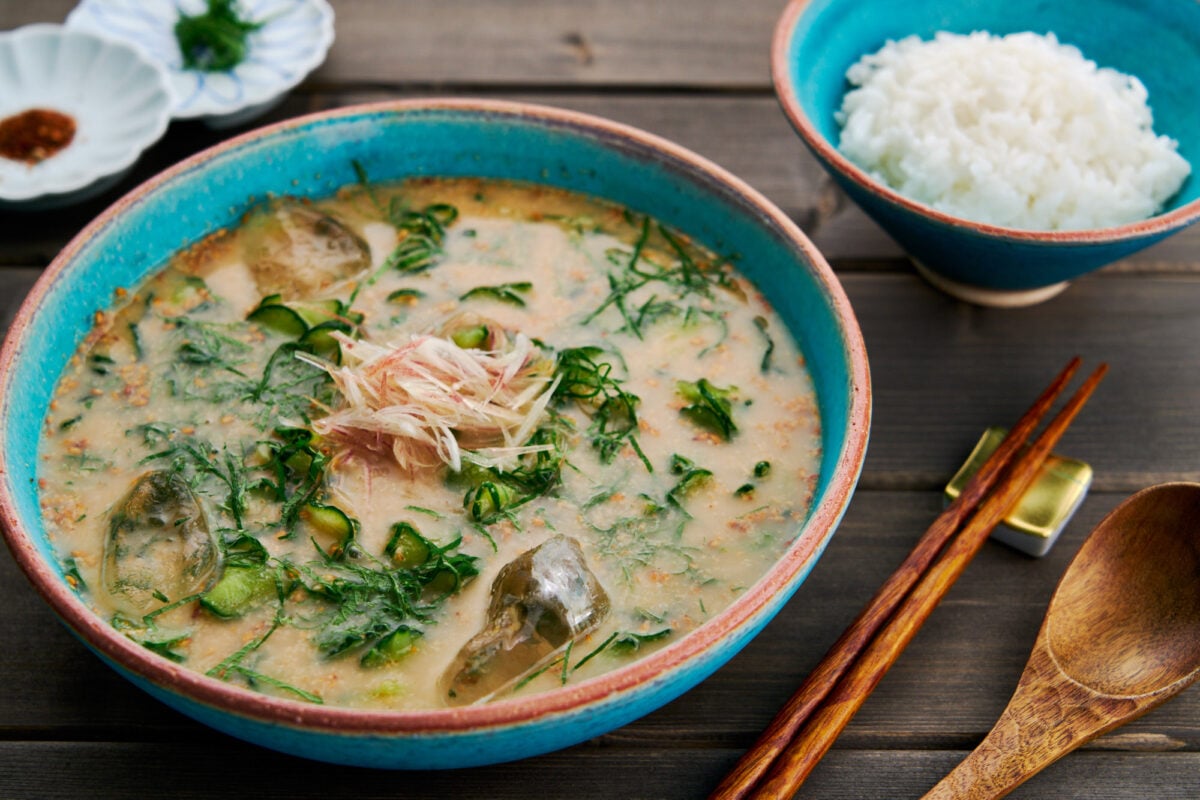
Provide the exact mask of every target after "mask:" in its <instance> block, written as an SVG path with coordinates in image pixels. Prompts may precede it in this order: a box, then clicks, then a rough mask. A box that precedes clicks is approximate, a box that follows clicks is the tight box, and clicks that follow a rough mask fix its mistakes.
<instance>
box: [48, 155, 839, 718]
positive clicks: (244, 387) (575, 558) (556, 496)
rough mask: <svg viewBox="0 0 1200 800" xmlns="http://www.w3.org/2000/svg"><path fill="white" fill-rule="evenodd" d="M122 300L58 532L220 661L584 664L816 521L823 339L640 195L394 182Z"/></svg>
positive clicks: (395, 700)
mask: <svg viewBox="0 0 1200 800" xmlns="http://www.w3.org/2000/svg"><path fill="white" fill-rule="evenodd" d="M360 174H361V170H360ZM118 294H119V296H118V297H117V298H116V299H115V301H114V303H113V304H112V307H111V308H108V309H105V310H100V311H98V312H97V313H96V319H95V325H94V328H93V330H92V331H91V333H90V335H88V337H87V339H86V341H85V342H84V343H83V345H82V346H81V348H80V350H79V352H78V354H77V356H76V357H75V358H73V359H72V362H71V365H70V367H69V368H68V370H67V372H66V374H65V375H64V376H63V377H62V378H61V381H60V383H59V385H58V387H57V390H56V395H55V399H54V401H53V402H52V404H51V408H50V410H49V413H48V415H47V418H46V422H45V429H44V433H43V437H42V442H41V461H40V473H39V487H40V497H41V503H42V508H43V513H44V517H45V521H46V525H47V526H48V529H49V531H50V533H51V536H52V539H53V541H54V543H55V546H56V548H57V550H58V553H59V555H60V557H61V559H62V561H63V563H64V569H65V572H66V575H67V577H68V580H69V582H70V583H71V584H72V586H74V587H75V588H76V590H77V591H78V592H79V594H80V595H81V596H82V597H83V598H84V599H85V600H86V601H87V602H88V603H89V604H91V605H92V606H93V607H94V608H95V610H96V612H97V613H98V614H100V615H102V616H103V617H104V618H105V619H108V620H111V623H112V625H113V626H114V627H116V628H117V629H118V630H120V631H122V632H123V633H124V634H125V635H127V636H128V637H130V638H131V639H132V640H133V641H136V642H138V643H140V644H142V645H144V646H145V647H147V648H149V649H151V650H153V651H154V652H156V653H158V654H159V655H161V656H162V657H164V658H168V659H172V660H174V661H177V662H180V663H182V664H184V665H186V666H187V667H189V668H191V669H194V670H197V671H199V672H202V673H205V674H207V675H209V676H212V677H214V678H216V679H219V680H224V681H228V682H230V683H233V684H236V685H240V686H246V687H250V688H252V689H254V690H256V691H260V692H265V693H268V694H273V695H280V696H284V697H289V698H292V699H300V700H303V701H307V702H312V703H326V704H333V705H339V706H353V707H367V708H377V709H417V708H437V707H442V706H447V705H459V704H467V703H479V702H486V701H490V700H496V699H503V698H507V697H512V696H514V695H516V696H520V695H524V694H528V693H533V692H542V691H546V690H548V689H552V688H554V687H557V686H560V685H562V684H564V683H566V684H570V683H575V682H578V681H581V680H584V679H587V678H589V677H592V676H595V675H598V674H600V673H603V672H606V671H608V670H612V669H615V668H618V667H621V666H623V665H625V664H628V663H630V661H631V660H632V659H636V658H638V657H640V656H642V655H644V654H646V653H648V652H652V651H653V650H655V649H657V648H661V647H664V646H666V645H668V644H669V643H671V642H672V641H675V640H677V639H679V638H680V637H682V636H684V635H686V634H687V633H688V632H689V631H691V630H693V629H694V628H696V627H697V626H698V625H700V624H702V623H703V622H704V621H705V620H707V619H709V618H710V617H712V616H713V615H715V614H717V613H718V612H720V611H721V610H722V609H724V608H725V607H726V606H727V605H728V604H729V603H730V602H731V601H732V600H733V599H734V598H736V597H737V596H738V595H739V594H740V593H742V592H743V591H744V590H746V589H747V588H748V587H749V586H750V585H752V584H753V583H754V582H755V581H757V580H758V579H759V578H760V577H761V576H762V575H763V574H764V573H765V572H766V571H767V570H768V568H769V567H770V566H771V565H772V563H773V562H774V561H775V560H776V559H777V558H778V557H779V555H780V554H781V553H782V552H783V551H784V549H785V548H786V547H787V546H788V545H789V543H790V542H791V541H792V539H793V537H794V536H795V535H796V534H797V532H798V531H799V529H800V526H801V524H802V522H803V520H804V519H805V517H806V515H807V513H808V510H809V505H810V502H811V499H812V494H813V489H814V484H815V480H816V474H817V469H818V462H819V458H820V420H819V417H818V411H817V407H816V401H815V398H814V393H813V388H812V384H811V381H810V379H809V376H808V375H807V373H806V371H805V366H804V363H803V360H802V358H801V356H800V353H799V351H798V349H797V347H796V344H795V342H794V341H793V339H792V337H791V335H790V334H789V332H788V331H787V329H786V328H785V327H784V325H783V323H782V322H781V321H780V319H779V318H778V317H777V316H776V315H775V313H774V312H773V311H772V309H771V308H770V307H769V306H768V304H767V302H766V301H765V300H764V299H763V297H762V296H761V295H760V294H759V293H758V292H757V291H756V290H755V288H754V287H753V286H752V285H751V284H750V283H749V282H748V281H746V279H744V278H743V277H741V276H740V275H739V274H738V272H737V271H736V269H735V268H734V265H733V264H731V263H730V261H729V260H727V259H726V258H723V257H721V256H719V255H718V254H714V253H712V252H709V251H708V250H706V249H704V248H703V247H702V246H700V245H699V244H698V243H696V242H693V241H691V240H690V239H689V238H688V237H686V236H685V235H684V234H682V233H680V232H678V231H675V230H672V229H669V228H666V227H664V226H662V225H660V224H659V223H657V222H656V221H655V220H653V219H650V218H647V217H644V216H641V215H640V214H636V213H632V212H630V211H627V210H624V209H622V208H619V207H616V206H614V205H611V204H607V203H604V202H600V201H597V200H594V199H591V198H587V197H583V196H580V195H576V194H570V193H566V192H562V191H558V190H552V189H547V188H544V187H538V186H530V185H521V184H512V183H503V182H494V181H482V180H473V179H445V180H443V179H425V180H419V181H411V182H406V183H403V184H398V185H372V184H371V183H369V182H368V180H367V177H366V175H365V174H362V181H361V182H360V183H358V184H355V185H353V186H349V187H346V188H345V189H343V190H342V191H341V192H339V193H338V194H337V196H335V197H332V198H328V199H326V200H321V201H318V202H309V201H306V200H298V199H294V198H287V197H277V198H272V199H270V200H267V201H264V202H260V203H258V204H256V205H255V207H254V208H253V209H252V210H251V211H249V212H248V213H247V214H246V215H245V216H244V218H243V219H242V221H241V222H240V223H239V225H238V226H236V228H233V229H229V230H223V231H220V232H218V233H216V234H214V235H212V236H209V237H208V238H206V239H204V240H203V241H200V242H198V243H196V244H195V245H193V246H192V247H190V248H188V249H187V250H185V251H183V252H180V253H178V254H177V255H176V256H175V257H174V258H173V259H172V260H171V261H170V263H169V264H167V265H165V267H164V268H163V270H162V271H161V272H160V273H159V274H158V275H156V276H155V277H154V278H153V279H151V280H150V281H148V282H147V283H146V284H145V285H143V286H140V287H131V288H130V289H129V290H128V291H127V292H118Z"/></svg>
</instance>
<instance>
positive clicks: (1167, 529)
mask: <svg viewBox="0 0 1200 800" xmlns="http://www.w3.org/2000/svg"><path fill="white" fill-rule="evenodd" d="M1198 677H1200V484H1191V483H1168V484H1162V485H1160V486H1153V487H1150V488H1149V489H1144V490H1142V491H1141V492H1138V493H1137V494H1135V495H1133V496H1132V497H1130V498H1129V499H1127V500H1126V501H1125V502H1123V503H1122V504H1121V505H1120V506H1118V507H1117V508H1116V509H1115V510H1114V511H1113V512H1112V513H1110V514H1109V515H1108V516H1107V517H1105V518H1104V520H1103V521H1101V523H1100V524H1099V525H1098V526H1097V527H1096V529H1095V531H1093V532H1092V534H1091V535H1090V536H1089V537H1088V539H1087V541H1086V542H1084V544H1083V547H1082V548H1080V550H1079V553H1078V554H1077V555H1076V556H1075V559H1074V560H1073V561H1072V562H1071V565H1070V566H1069V567H1068V568H1067V572H1066V574H1065V575H1064V576H1063V578H1062V580H1061V582H1060V583H1059V585H1058V588H1057V589H1056V590H1055V593H1054V597H1053V598H1052V599H1051V601H1050V607H1049V609H1048V610H1047V612H1046V619H1045V622H1044V623H1043V624H1042V629H1041V631H1040V632H1039V633H1038V637H1037V641H1036V642H1035V643H1034V646H1033V653H1032V654H1031V655H1030V658H1029V663H1028V664H1027V665H1026V667H1025V671H1024V673H1022V675H1021V680H1020V682H1019V683H1018V684H1017V689H1016V692H1015V693H1014V694H1013V697H1012V699H1011V700H1010V701H1009V704H1008V707H1007V708H1006V709H1005V710H1004V713H1002V714H1001V715H1000V719H999V720H998V721H997V722H996V725H995V727H993V728H992V730H991V732H990V733H989V734H988V735H987V737H986V738H985V739H984V740H983V742H982V743H980V745H979V747H977V748H976V749H975V751H974V752H972V753H971V754H970V755H969V756H967V758H966V759H965V760H964V761H963V762H962V763H961V764H959V765H958V766H957V767H956V768H955V769H954V771H952V772H951V773H950V774H949V775H947V776H946V777H945V778H944V779H943V780H942V781H941V782H940V783H939V784H938V785H937V786H935V787H934V788H933V789H931V790H930V791H929V793H928V794H926V795H925V800H950V799H951V798H954V799H955V800H985V799H986V798H996V797H1003V796H1004V795H1006V794H1008V793H1009V792H1010V791H1012V790H1013V789H1014V788H1016V787H1017V786H1019V785H1020V784H1022V783H1024V782H1025V781H1026V780H1028V779H1029V778H1030V777H1032V776H1033V775H1034V774H1036V773H1037V772H1038V771H1039V770H1041V769H1042V768H1043V767H1045V766H1047V765H1049V764H1051V763H1053V762H1054V761H1056V760H1057V759H1059V758H1061V757H1062V756H1064V755H1066V754H1067V753H1069V752H1070V751H1072V750H1074V749H1075V748H1077V747H1079V746H1080V745H1082V744H1084V743H1085V742H1088V741H1090V740H1092V739H1094V738H1095V737H1097V736H1100V735H1102V734H1104V733H1107V732H1108V731H1111V730H1113V729H1114V728H1117V727H1118V726H1120V725H1123V724H1124V723H1126V722H1128V721H1130V720H1132V719H1134V718H1136V717H1139V716H1141V715H1142V714H1145V713H1146V712H1147V711H1149V710H1150V709H1152V708H1154V707H1156V706H1158V705H1159V704H1161V703H1163V702H1164V701H1166V700H1168V699H1169V698H1171V697H1174V696H1175V695H1176V694H1178V693H1179V692H1181V691H1183V690H1184V689H1186V688H1187V687H1188V686H1190V685H1191V684H1192V683H1193V682H1194V681H1195V680H1196V679H1197V678H1198Z"/></svg>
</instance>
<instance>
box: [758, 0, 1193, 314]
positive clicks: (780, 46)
mask: <svg viewBox="0 0 1200 800" xmlns="http://www.w3.org/2000/svg"><path fill="white" fill-rule="evenodd" d="M1198 29H1200V4H1196V3H1187V2H1184V3H1180V2H1171V1H1170V0H1146V2H1139V3H1131V2H1128V0H1095V2H1057V3H1045V2H1042V1H1041V0H1009V1H1006V0H987V1H986V2H976V3H944V2H939V1H938V0H913V1H912V2H909V3H903V4H896V3H893V2H889V0H792V2H790V3H789V4H788V6H787V8H786V9H785V11H784V13H783V15H782V17H781V18H780V20H779V23H778V25H777V27H776V30H775V38H774V43H773V46H772V55H771V63H772V75H773V79H774V83H775V90H776V93H777V95H778V97H779V102H780V104H781V105H782V106H783V110H784V112H785V114H786V115H787V117H788V119H789V120H790V121H791V123H792V125H793V127H794V128H795V129H796V131H797V132H798V133H799V134H800V137H801V138H802V139H803V141H804V143H805V145H807V146H808V148H809V149H810V150H811V151H812V152H813V153H814V154H815V155H816V157H817V158H818V160H819V161H820V162H821V164H822V165H823V166H824V167H825V169H826V170H827V171H828V172H829V173H830V175H832V176H833V178H834V180H835V181H836V182H837V184H838V185H839V186H840V187H841V188H842V189H843V190H844V191H845V192H846V193H847V194H848V195H849V196H850V198H851V199H853V200H854V202H856V203H857V204H858V205H859V206H861V207H862V209H863V210H864V211H865V212H866V213H867V214H868V215H869V216H871V217H872V218H873V219H874V220H875V221H876V222H877V223H879V225H880V226H882V227H883V228H884V230H886V231H887V232H888V233H889V234H890V235H891V236H892V237H893V238H894V239H895V240H896V241H897V242H898V243H899V244H900V245H901V246H902V247H903V248H904V249H905V250H906V251H907V252H908V254H909V255H910V256H911V258H912V260H913V261H914V263H915V264H916V265H917V268H918V270H919V271H920V272H921V273H922V274H923V275H924V276H925V277H926V278H928V279H929V281H930V282H931V283H933V284H934V285H935V286H937V287H939V288H940V289H943V290H944V291H947V292H949V293H950V294H952V295H955V296H957V297H959V298H961V299H965V300H968V301H971V302H975V303H980V304H985V305H998V306H1017V305H1028V304H1031V303H1037V302H1041V301H1043V300H1047V299H1049V298H1050V297H1053V296H1054V295H1055V294H1057V293H1058V292H1060V291H1062V289H1063V288H1065V287H1066V285H1067V282H1068V281H1071V280H1072V279H1074V278H1076V277H1078V276H1080V275H1083V274H1085V273H1087V272H1090V271H1092V270H1096V269H1098V268H1100V267H1102V266H1104V265H1106V264H1109V263H1111V262H1113V261H1116V260H1118V259H1121V258H1124V257H1125V256H1128V255H1130V254H1131V253H1134V252H1136V251H1138V250H1140V249H1142V248H1144V247H1147V246H1149V245H1151V244H1154V243H1155V242H1157V241H1159V240H1161V239H1163V238H1164V237H1166V236H1169V235H1171V234H1174V233H1177V232H1178V231H1180V230H1182V229H1183V228H1185V227H1187V226H1188V225H1190V224H1191V223H1193V222H1195V221H1196V220H1197V219H1200V175H1198V173H1200V104H1198V103H1196V100H1195V92H1194V87H1193V81H1192V76H1194V75H1195V74H1196V71H1197V70H1198V69H1200V39H1197V37H1196V36H1195V35H1194V32H1195V31H1196V30H1198ZM938 31H949V32H953V33H959V34H968V33H972V32H974V31H988V32H990V33H993V34H997V35H1003V34H1009V33H1016V32H1020V31H1033V32H1034V33H1038V34H1047V33H1054V34H1055V35H1056V36H1057V37H1058V39H1059V41H1060V42H1062V43H1063V44H1067V45H1073V46H1075V47H1078V48H1079V49H1080V51H1081V52H1082V53H1083V55H1084V57H1085V58H1088V59H1090V60H1092V61H1095V62H1096V63H1097V64H1098V65H1099V66H1101V67H1111V68H1113V69H1116V70H1119V71H1120V72H1123V73H1125V74H1128V75H1133V76H1135V77H1137V78H1139V79H1140V80H1141V81H1142V83H1143V84H1144V85H1145V86H1146V88H1147V89H1148V91H1149V104H1150V107H1151V109H1152V111H1153V114H1154V130H1155V132H1156V133H1158V134H1162V135H1166V136H1169V137H1171V138H1173V139H1175V140H1177V141H1178V143H1179V148H1178V152H1179V154H1180V155H1182V156H1183V157H1184V158H1185V159H1187V160H1188V161H1189V162H1190V163H1191V164H1192V174H1191V176H1189V177H1188V179H1187V180H1186V181H1185V182H1184V184H1183V187H1182V188H1181V189H1180V191H1179V192H1178V193H1177V194H1176V195H1175V196H1174V197H1173V198H1171V199H1170V200H1169V201H1168V202H1167V204H1166V207H1165V208H1164V209H1162V210H1161V211H1160V213H1158V214H1157V215H1155V216H1153V217H1151V218H1149V219H1146V220H1142V221H1139V222H1133V223H1128V224H1124V225H1118V226H1113V227H1107V228H1096V229H1088V230H1072V231H1031V230H1020V229H1015V228H1006V227H1000V226H995V225H988V224H982V223H979V222H973V221H969V220H966V219H963V218H960V217H955V216H952V215H949V214H946V213H943V212H941V211H938V210H935V209H933V208H931V207H930V206H928V205H924V204H922V203H919V202H915V201H913V200H911V199H909V198H906V197H904V196H903V195H901V194H899V193H898V192H896V191H895V190H893V189H892V188H890V187H889V186H887V185H885V184H884V183H883V182H882V181H880V180H877V179H876V178H874V177H873V176H872V175H870V174H869V173H868V172H867V171H865V170H863V169H861V168H860V167H858V166H857V165H855V164H854V163H852V162H851V161H850V160H848V159H847V158H846V157H845V156H844V155H842V153H841V152H840V151H839V150H838V147H837V144H838V140H839V137H840V128H839V125H838V122H837V119H836V118H835V113H836V112H837V111H838V109H839V108H841V105H842V99H843V97H844V95H845V94H846V92H847V90H848V89H849V88H850V87H849V84H848V83H847V80H846V77H845V76H846V70H847V69H848V68H849V67H850V66H851V65H852V64H854V63H855V62H857V61H858V60H859V59H860V58H862V57H863V56H864V55H867V54H869V53H874V52H876V51H877V50H879V49H880V48H881V47H882V46H883V45H884V44H885V43H886V42H887V41H889V40H899V39H903V38H905V37H908V36H913V35H916V36H919V37H921V38H922V39H930V38H932V37H933V35H934V34H935V33H936V32H938Z"/></svg>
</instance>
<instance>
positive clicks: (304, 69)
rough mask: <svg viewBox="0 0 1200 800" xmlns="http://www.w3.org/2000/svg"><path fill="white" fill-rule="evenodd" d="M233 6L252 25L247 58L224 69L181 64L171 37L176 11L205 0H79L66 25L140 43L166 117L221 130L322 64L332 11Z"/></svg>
mask: <svg viewBox="0 0 1200 800" xmlns="http://www.w3.org/2000/svg"><path fill="white" fill-rule="evenodd" d="M234 7H235V9H236V10H237V12H238V14H239V17H240V18H242V19H244V20H246V21H247V22H251V23H254V24H256V25H258V27H257V29H256V30H254V31H252V32H250V34H249V36H248V38H247V40H246V57H245V58H244V59H243V60H242V61H241V62H240V63H238V64H237V65H236V66H234V67H233V68H232V69H230V70H227V71H215V72H206V71H202V70H198V69H188V68H187V67H185V65H184V58H183V53H182V51H181V49H180V45H179V41H178V39H177V38H176V33H175V25H176V23H177V22H178V21H179V19H180V16H181V15H184V14H186V15H188V16H195V15H200V14H203V13H204V12H205V10H206V8H207V3H206V0H178V1H177V0H82V2H81V3H80V4H79V5H78V6H76V7H75V9H74V10H73V11H72V12H71V13H70V14H69V15H68V16H67V22H66V24H67V26H68V27H70V28H73V29H76V30H86V31H91V32H93V33H97V34H100V35H103V36H108V37H113V38H118V39H122V40H124V41H127V42H130V43H131V44H133V45H135V46H137V47H139V48H141V49H142V50H143V51H144V52H145V53H146V54H147V55H148V56H149V57H150V58H152V59H153V60H154V61H155V62H157V63H158V64H160V65H161V66H162V67H163V68H164V69H165V70H166V72H167V75H168V77H169V80H170V86H171V93H172V96H173V98H174V104H173V107H172V115H173V116H175V117H176V118H180V119H196V118H200V119H203V120H204V121H205V122H206V123H207V124H208V125H210V126H211V127H213V128H226V127H232V126H235V125H240V124H242V123H245V122H249V121H250V120H252V119H254V118H256V117H258V116H261V115H262V114H265V113H266V112H267V111H269V110H270V109H271V108H273V107H274V106H275V105H277V104H278V103H279V102H280V101H281V100H282V99H283V98H284V96H285V95H286V93H287V92H288V91H289V90H290V89H292V88H294V87H295V86H296V85H297V84H299V83H300V81H302V80H304V78H305V77H306V76H307V75H308V74H309V73H310V72H312V71H313V70H314V69H316V68H317V67H318V66H320V65H321V63H322V62H323V61H324V60H325V55H326V53H327V52H328V51H329V47H330V46H331V45H332V44H333V9H332V8H331V7H330V6H329V3H327V2H326V0H253V1H252V2H248V1H246V0H243V2H240V3H236V4H235V6H234Z"/></svg>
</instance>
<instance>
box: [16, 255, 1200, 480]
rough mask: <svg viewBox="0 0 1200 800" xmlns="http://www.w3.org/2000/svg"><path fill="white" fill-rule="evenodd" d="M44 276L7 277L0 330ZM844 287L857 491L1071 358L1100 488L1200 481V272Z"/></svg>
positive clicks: (1006, 415)
mask: <svg viewBox="0 0 1200 800" xmlns="http://www.w3.org/2000/svg"><path fill="white" fill-rule="evenodd" d="M37 275H38V271H37V270H35V269H28V268H27V269H23V270H10V269H6V270H0V281H2V283H0V288H3V289H4V290H5V292H4V299H3V300H2V301H0V306H2V308H0V311H3V315H2V316H0V329H7V326H8V323H9V321H10V320H11V318H12V313H13V312H15V310H16V306H17V302H18V298H19V297H23V296H24V294H25V293H26V292H27V291H28V287H29V286H31V285H32V283H33V280H34V279H35V278H36V277H37ZM842 280H843V283H844V285H845V286H846V289H847V292H848V294H849V296H850V300H851V303H852V304H853V306H854V308H855V311H856V314H857V316H858V319H859V323H860V324H861V326H862V328H863V332H864V336H865V338H866V344H867V353H868V356H869V358H870V361H871V365H872V381H873V386H872V388H873V394H874V420H873V424H872V438H871V445H870V448H869V453H868V457H867V462H866V466H865V469H864V473H863V477H862V481H861V485H862V486H864V487H868V488H887V489H899V488H920V489H934V488H936V487H939V486H941V485H943V484H944V483H945V482H946V481H947V480H948V479H949V477H950V475H951V474H952V473H953V471H954V469H955V468H956V467H957V465H958V464H959V463H960V462H961V461H962V460H963V459H964V458H965V457H966V454H967V453H968V452H969V450H970V448H971V446H972V445H973V444H974V442H975V439H976V438H977V437H978V436H979V434H980V433H981V432H982V431H983V429H984V428H986V427H987V426H988V425H1007V424H1010V423H1011V422H1012V421H1013V420H1015V419H1016V418H1017V417H1018V416H1019V415H1020V413H1021V411H1022V410H1024V408H1025V407H1026V406H1027V405H1028V404H1029V402H1031V400H1032V398H1033V397H1034V396H1036V395H1037V393H1038V391H1039V390H1040V388H1041V387H1042V386H1043V385H1044V384H1045V383H1046V382H1047V381H1048V380H1049V379H1050V377H1051V376H1052V375H1054V374H1055V373H1056V372H1057V371H1058V369H1059V368H1060V367H1061V365H1062V364H1064V363H1065V362H1066V361H1067V359H1068V358H1070V357H1071V356H1072V355H1075V354H1080V355H1082V356H1083V357H1084V358H1085V359H1087V360H1088V361H1089V363H1091V364H1097V363H1099V362H1100V361H1102V360H1104V361H1107V362H1109V364H1110V365H1111V367H1112V370H1111V372H1110V373H1109V376H1108V377H1107V378H1106V379H1105V382H1104V383H1103V384H1102V385H1101V387H1100V389H1099V391H1098V392H1097V393H1096V395H1095V397H1094V398H1093V399H1092V401H1091V402H1090V403H1089V405H1088V408H1087V409H1085V410H1084V412H1083V414H1082V415H1081V416H1080V418H1079V420H1078V421H1077V422H1076V423H1075V425H1074V426H1073V427H1072V429H1071V431H1070V432H1068V434H1067V436H1066V438H1065V440H1064V441H1063V444H1062V446H1061V448H1060V449H1061V451H1062V452H1064V453H1067V454H1069V455H1071V456H1073V457H1076V458H1081V459H1083V460H1085V461H1087V462H1088V463H1090V464H1091V465H1092V466H1093V467H1094V469H1095V472H1096V477H1095V480H1096V486H1097V488H1103V489H1108V490H1112V491H1133V490H1135V489H1138V488H1141V487H1143V486H1146V485H1149V484H1151V483H1156V482H1159V481H1163V480H1200V464H1198V463H1197V462H1196V459H1195V452H1194V448H1193V446H1192V444H1193V442H1195V441H1197V439H1198V438H1200V418H1198V417H1197V416H1196V414H1195V413H1194V410H1195V408H1196V407H1197V405H1198V404H1200V373H1197V372H1196V370H1193V369H1187V368H1184V365H1188V364H1191V363H1194V360H1195V352H1194V350H1195V343H1196V342H1197V341H1200V315H1197V314H1196V313H1195V309H1196V308H1197V306H1200V275H1157V276H1139V275H1128V274H1123V273H1111V274H1103V275H1096V276H1091V277H1087V278H1084V279H1081V280H1079V281H1078V282H1077V283H1076V284H1075V285H1073V286H1072V287H1070V288H1069V289H1068V290H1067V291H1066V292H1065V293H1064V294H1063V295H1061V296H1060V297H1058V298H1056V299H1054V300H1052V301H1050V302H1048V303H1045V304H1043V305H1041V306H1036V307H1034V308H1029V309H1020V310H999V309H984V308H979V307H975V306H970V305H967V304H964V303H960V302H957V301H955V300H952V299H950V298H948V297H946V296H945V295H943V294H941V293H939V292H937V291H936V290H934V289H932V288H931V287H930V286H928V285H927V284H926V283H925V282H924V281H922V280H920V279H919V278H917V277H915V276H914V275H913V274H909V273H903V272H898V273H896V274H875V273H862V274H860V273H843V274H842ZM931 386H937V387H944V388H943V389H942V390H940V391H937V392H930V391H929V387H931Z"/></svg>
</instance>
